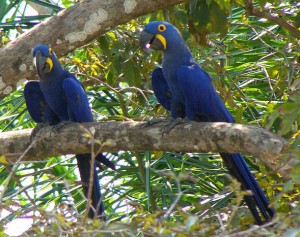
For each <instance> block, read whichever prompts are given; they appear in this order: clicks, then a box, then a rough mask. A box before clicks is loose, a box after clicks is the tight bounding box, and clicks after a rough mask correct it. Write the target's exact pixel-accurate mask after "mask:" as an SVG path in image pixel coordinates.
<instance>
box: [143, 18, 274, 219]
mask: <svg viewBox="0 0 300 237" xmlns="http://www.w3.org/2000/svg"><path fill="white" fill-rule="evenodd" d="M140 46H141V48H142V49H143V50H144V51H147V50H148V49H149V48H151V49H155V50H161V52H162V54H163V62H162V68H159V69H155V70H154V71H153V73H152V86H153V89H154V93H155V95H156V97H157V99H158V101H159V102H160V103H161V104H162V106H164V107H165V108H166V109H167V110H170V111H171V115H172V118H174V119H176V118H178V117H181V118H187V119H189V120H193V121H198V122H229V123H234V119H233V117H232V115H231V114H230V112H229V111H228V110H227V108H226V107H225V105H224V103H223V102H222V100H221V98H220V97H219V95H218V93H217V91H216V89H215V87H214V86H213V84H212V81H211V79H210V77H209V75H208V74H207V73H206V72H205V71H204V70H202V69H201V68H200V66H199V65H198V64H197V63H196V62H195V60H194V58H193V56H192V54H191V52H190V50H189V48H188V47H187V46H186V43H185V42H184V40H183V38H182V36H181V34H180V32H179V31H178V30H177V29H176V28H175V27H174V26H173V25H171V24H170V23H167V22H157V21H155V22H150V23H149V24H147V25H146V26H145V29H144V31H142V33H141V35H140ZM220 155H221V156H222V158H223V161H224V163H225V165H226V166H227V168H228V170H229V172H230V174H231V175H233V176H234V177H235V178H236V179H237V180H238V181H239V182H240V183H241V184H242V188H243V189H244V190H251V191H252V193H253V196H249V195H247V196H245V201H246V203H247V205H248V207H249V209H250V211H251V212H252V214H253V216H254V218H255V220H256V222H257V223H258V224H262V223H264V222H265V221H269V220H270V219H271V218H272V217H273V216H274V214H275V213H274V210H273V209H272V208H270V207H269V201H268V199H267V197H266V196H265V194H264V193H263V191H262V190H261V188H260V187H259V185H258V183H257V181H256V180H255V178H254V176H253V175H252V174H251V172H250V170H249V168H248V166H247V164H246V162H245V160H244V158H243V156H242V155H240V154H226V153H221V154H220Z"/></svg>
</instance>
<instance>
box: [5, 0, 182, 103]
mask: <svg viewBox="0 0 300 237" xmlns="http://www.w3.org/2000/svg"><path fill="white" fill-rule="evenodd" d="M182 2H188V0H169V1H164V0H152V1H148V0H103V1H99V0H85V1H82V2H80V3H77V4H75V5H74V6H72V7H70V8H68V9H65V10H63V11H61V12H59V13H58V14H57V15H55V16H53V17H51V18H49V19H48V20H46V21H44V22H42V23H41V24H39V25H37V26H35V27H34V28H32V29H31V30H29V31H28V32H26V33H24V34H23V35H21V36H20V37H19V38H17V39H16V40H14V41H12V42H10V43H9V44H8V45H7V46H5V47H3V48H1V49H0V62H3V63H1V64H0V99H1V98H3V97H5V96H6V95H8V94H9V93H11V92H12V91H13V90H15V88H16V87H17V86H18V85H21V84H22V83H23V82H24V81H25V80H28V79H31V80H32V79H33V78H34V73H33V70H32V56H31V50H32V48H33V47H34V46H35V45H37V44H50V45H51V46H52V48H54V50H55V52H56V54H57V56H58V57H61V56H63V55H66V54H68V53H69V52H71V51H72V50H74V49H75V48H78V47H80V46H83V45H85V44H87V43H89V42H90V41H92V40H93V39H95V38H97V37H99V35H101V34H104V33H105V32H107V31H108V30H110V29H112V28H114V27H115V26H117V25H120V24H124V23H126V22H128V21H130V20H131V19H134V18H137V17H139V16H142V15H145V14H147V13H150V12H153V11H157V10H159V9H162V8H164V7H167V6H171V5H176V4H179V3H182Z"/></svg>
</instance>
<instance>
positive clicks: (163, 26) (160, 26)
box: [157, 24, 167, 32]
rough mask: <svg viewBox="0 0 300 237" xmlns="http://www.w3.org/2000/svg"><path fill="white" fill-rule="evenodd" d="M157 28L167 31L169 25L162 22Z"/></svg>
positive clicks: (160, 30)
mask: <svg viewBox="0 0 300 237" xmlns="http://www.w3.org/2000/svg"><path fill="white" fill-rule="evenodd" d="M157 29H158V31H159V32H163V31H165V30H166V29H167V27H166V26H165V25H163V24H160V25H159V26H158V27H157Z"/></svg>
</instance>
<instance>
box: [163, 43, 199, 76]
mask: <svg viewBox="0 0 300 237" xmlns="http://www.w3.org/2000/svg"><path fill="white" fill-rule="evenodd" d="M193 63H195V60H194V57H193V55H192V53H191V51H190V50H189V48H188V47H187V46H186V44H185V42H181V43H180V44H177V45H174V46H172V47H169V48H168V49H167V50H165V51H164V52H163V63H162V67H163V68H164V69H171V70H173V69H176V70H177V69H178V68H179V67H180V66H183V65H191V64H193ZM176 70H175V71H176Z"/></svg>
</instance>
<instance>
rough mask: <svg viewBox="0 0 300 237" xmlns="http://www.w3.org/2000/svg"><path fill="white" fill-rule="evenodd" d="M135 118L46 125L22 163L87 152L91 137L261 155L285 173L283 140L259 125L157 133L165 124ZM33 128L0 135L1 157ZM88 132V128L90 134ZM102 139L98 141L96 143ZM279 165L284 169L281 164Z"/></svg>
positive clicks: (110, 142) (109, 147)
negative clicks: (281, 155) (282, 152)
mask: <svg viewBox="0 0 300 237" xmlns="http://www.w3.org/2000/svg"><path fill="white" fill-rule="evenodd" d="M141 124H142V123H140V122H115V121H108V122H100V123H97V122H93V123H84V124H78V123H71V124H66V125H63V126H61V127H59V128H57V127H53V126H52V127H51V126H47V127H44V128H41V129H40V130H38V131H37V132H36V133H35V136H34V137H33V140H34V141H35V143H34V144H33V145H32V147H31V149H29V151H28V152H27V154H25V156H24V158H23V161H25V160H27V161H33V160H39V159H45V158H46V157H51V156H58V155H63V154H79V153H90V152H91V144H90V141H91V140H92V139H91V136H94V138H95V140H96V141H99V144H98V145H97V144H95V149H96V150H97V149H99V146H101V147H102V151H104V152H105V151H106V152H115V151H119V150H129V151H145V150H150V151H157V150H161V151H176V152H179V151H182V152H184V151H186V152H187V151H188V152H210V151H212V152H228V153H239V152H241V153H244V154H248V155H253V156H255V157H257V158H260V159H261V160H262V161H263V162H264V163H266V164H267V165H268V166H269V167H270V168H271V169H272V170H276V171H278V172H280V173H281V174H282V175H283V176H287V175H288V174H287V169H289V168H290V166H289V165H291V164H292V162H294V160H293V161H292V160H291V161H289V163H288V164H286V163H285V161H283V160H281V159H280V152H281V151H282V149H283V148H284V145H285V140H284V139H282V138H280V137H278V136H277V135H275V134H273V133H271V132H268V131H266V130H264V129H262V128H259V127H256V126H250V125H241V124H230V123H197V122H189V123H183V124H179V125H177V126H176V127H175V128H174V129H173V130H171V131H170V132H169V133H168V134H165V135H164V136H162V135H161V134H162V131H163V129H164V126H165V123H159V124H154V125H151V126H145V127H143V126H141ZM31 131H32V129H26V130H21V131H13V132H5V133H0V151H1V154H0V155H4V156H6V158H7V159H9V160H10V161H12V162H14V161H15V160H16V159H17V158H18V156H20V155H21V154H22V153H23V152H24V151H25V150H26V148H27V147H28V145H29V143H30V134H31ZM91 131H93V132H91ZM100 141H101V142H100ZM282 166H284V167H282Z"/></svg>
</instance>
